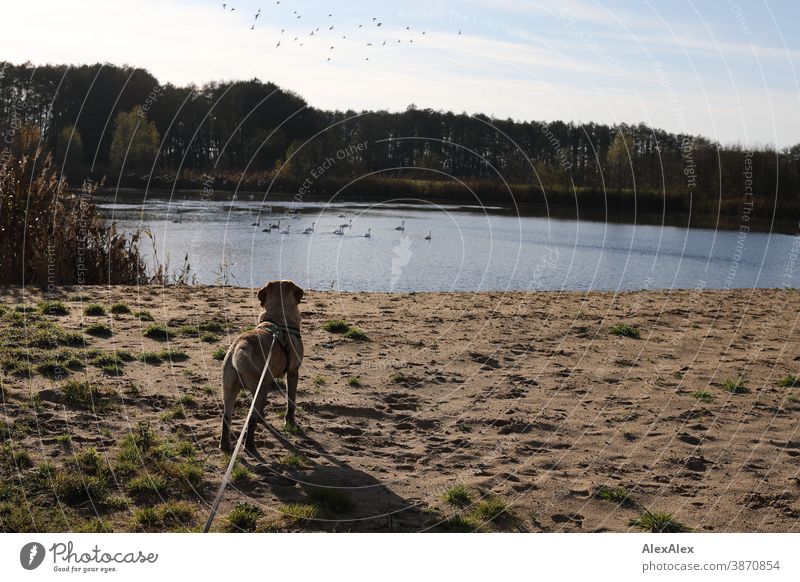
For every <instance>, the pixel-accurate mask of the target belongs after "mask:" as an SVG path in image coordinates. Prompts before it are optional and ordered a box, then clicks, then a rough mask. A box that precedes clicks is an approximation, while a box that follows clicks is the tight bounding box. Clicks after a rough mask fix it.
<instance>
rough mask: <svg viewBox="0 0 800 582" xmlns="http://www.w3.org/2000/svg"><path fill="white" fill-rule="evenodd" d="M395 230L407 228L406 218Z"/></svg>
mask: <svg viewBox="0 0 800 582" xmlns="http://www.w3.org/2000/svg"><path fill="white" fill-rule="evenodd" d="M394 229H395V230H405V229H406V221H405V220H404V221H403V222H402V224H401V225H400V226H395V227H394Z"/></svg>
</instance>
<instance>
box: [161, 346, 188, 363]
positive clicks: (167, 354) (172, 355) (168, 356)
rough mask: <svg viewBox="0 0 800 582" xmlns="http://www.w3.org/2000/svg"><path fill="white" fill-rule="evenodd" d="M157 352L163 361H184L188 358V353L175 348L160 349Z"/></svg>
mask: <svg viewBox="0 0 800 582" xmlns="http://www.w3.org/2000/svg"><path fill="white" fill-rule="evenodd" d="M158 354H159V355H160V356H161V359H162V360H164V361H165V362H166V361H168V360H169V361H173V362H184V361H186V360H188V359H189V354H187V353H186V352H184V351H183V350H179V349H177V348H170V349H167V350H161V351H160V352H159V353H158Z"/></svg>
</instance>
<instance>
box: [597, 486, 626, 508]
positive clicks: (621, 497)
mask: <svg viewBox="0 0 800 582" xmlns="http://www.w3.org/2000/svg"><path fill="white" fill-rule="evenodd" d="M597 497H599V498H600V499H604V500H605V501H610V502H612V503H616V504H617V505H621V506H622V507H630V506H632V505H633V500H632V499H631V494H630V492H629V491H628V490H627V489H625V488H624V487H606V486H605V485H604V486H602V487H600V489H599V490H598V491H597Z"/></svg>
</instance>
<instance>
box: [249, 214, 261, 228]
mask: <svg viewBox="0 0 800 582" xmlns="http://www.w3.org/2000/svg"><path fill="white" fill-rule="evenodd" d="M250 226H261V216H259V217H258V219H257V220H256V221H255V222H254V223H253V224H251V225H250Z"/></svg>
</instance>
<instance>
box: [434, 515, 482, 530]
mask: <svg viewBox="0 0 800 582" xmlns="http://www.w3.org/2000/svg"><path fill="white" fill-rule="evenodd" d="M481 527H482V526H481V523H480V522H479V521H478V520H477V519H475V518H474V517H473V516H471V515H460V514H459V515H454V516H452V517H450V518H448V519H447V520H446V521H444V522H442V523H441V524H439V528H440V529H442V530H443V531H446V532H449V533H473V532H479V531H481Z"/></svg>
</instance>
